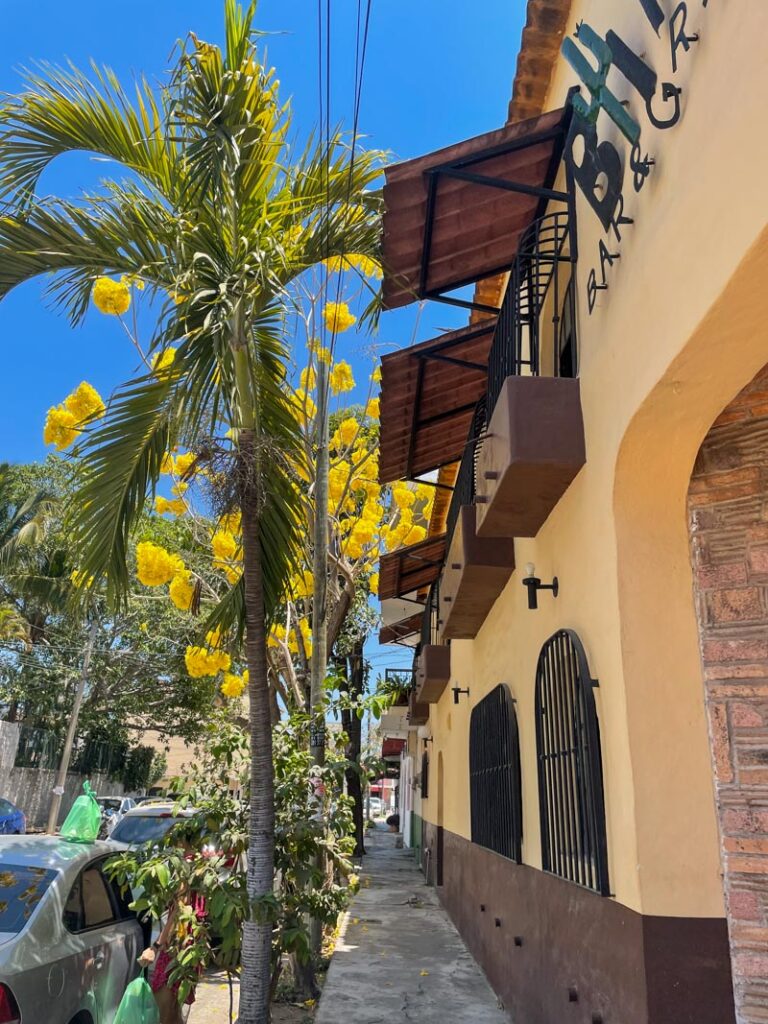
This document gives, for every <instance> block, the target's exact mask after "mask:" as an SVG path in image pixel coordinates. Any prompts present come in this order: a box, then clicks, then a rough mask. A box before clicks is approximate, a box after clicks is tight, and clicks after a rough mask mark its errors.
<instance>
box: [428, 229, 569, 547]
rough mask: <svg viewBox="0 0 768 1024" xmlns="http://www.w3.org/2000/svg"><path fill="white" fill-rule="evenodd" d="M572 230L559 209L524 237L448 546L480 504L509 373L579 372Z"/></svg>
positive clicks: (452, 511) (452, 509) (458, 487)
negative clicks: (467, 511)
mask: <svg viewBox="0 0 768 1024" xmlns="http://www.w3.org/2000/svg"><path fill="white" fill-rule="evenodd" d="M570 232H571V219H570V215H569V213H568V212H567V211H560V212H557V213H551V214H547V215H546V216H544V217H540V218H539V219H538V220H536V221H534V223H533V224H532V225H531V226H530V228H529V229H528V231H527V232H526V233H525V235H523V237H522V239H521V242H520V247H519V249H518V252H517V256H516V258H515V262H514V264H513V266H512V268H511V270H510V275H509V281H508V284H507V290H506V293H505V295H504V301H503V302H502V305H501V311H500V312H499V319H498V322H497V324H496V329H495V331H494V336H493V342H492V344H491V350H490V354H489V358H488V390H487V393H486V395H485V397H484V398H483V399H481V401H480V402H478V405H477V408H476V410H475V414H474V416H473V419H472V424H471V427H470V430H469V435H468V437H467V443H466V446H465V449H464V455H463V458H462V460H461V464H460V466H459V471H458V475H457V477H456V483H455V485H454V491H453V495H452V498H451V503H450V505H449V508H448V515H447V518H446V534H447V544H448V547H450V544H451V539H452V537H453V532H454V529H455V527H456V520H457V519H458V515H459V510H460V509H461V507H462V505H471V504H473V503H474V501H475V495H476V486H477V484H476V480H477V478H476V466H477V458H478V454H479V452H480V448H481V447H482V443H483V440H484V438H485V435H486V431H487V426H488V421H489V420H490V418H491V415H492V413H493V410H494V408H495V406H496V401H497V399H498V397H499V393H500V391H501V387H502V385H503V383H504V381H505V380H506V378H507V377H510V376H536V377H538V376H552V377H575V376H576V374H577V369H578V362H577V348H576V309H575V295H574V286H573V282H574V275H573V265H574V262H575V254H573V252H572V249H571V240H570Z"/></svg>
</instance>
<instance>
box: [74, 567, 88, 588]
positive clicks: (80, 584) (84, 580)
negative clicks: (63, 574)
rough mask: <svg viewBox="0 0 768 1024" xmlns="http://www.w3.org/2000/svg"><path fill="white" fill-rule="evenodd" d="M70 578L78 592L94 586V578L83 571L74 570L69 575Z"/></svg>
mask: <svg viewBox="0 0 768 1024" xmlns="http://www.w3.org/2000/svg"><path fill="white" fill-rule="evenodd" d="M69 578H70V580H71V581H72V583H73V584H74V585H75V587H77V589H78V590H81V589H87V588H88V587H92V586H93V576H89V575H88V573H86V572H83V571H82V569H73V570H72V572H71V573H70V574H69Z"/></svg>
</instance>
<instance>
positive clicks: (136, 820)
mask: <svg viewBox="0 0 768 1024" xmlns="http://www.w3.org/2000/svg"><path fill="white" fill-rule="evenodd" d="M185 820H186V819H184V818H175V817H174V816H173V815H172V814H126V816H125V817H124V818H123V819H122V820H121V821H120V822H119V824H118V825H117V827H116V828H115V830H114V832H113V833H112V836H111V838H112V839H115V840H116V841H117V842H118V843H150V842H152V841H153V840H156V839H162V838H163V836H164V835H165V834H166V832H169V831H170V830H171V829H172V828H173V826H174V825H178V823H179V822H180V821H185Z"/></svg>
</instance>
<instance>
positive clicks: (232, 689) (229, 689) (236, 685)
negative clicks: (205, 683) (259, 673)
mask: <svg viewBox="0 0 768 1024" xmlns="http://www.w3.org/2000/svg"><path fill="white" fill-rule="evenodd" d="M247 685H248V669H246V670H245V672H243V674H242V675H241V676H238V675H235V674H234V673H233V672H225V673H224V679H223V681H222V684H221V692H222V693H223V694H224V696H225V697H241V696H242V694H243V691H244V690H245V688H246V686H247Z"/></svg>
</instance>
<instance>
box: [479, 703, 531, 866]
mask: <svg viewBox="0 0 768 1024" xmlns="http://www.w3.org/2000/svg"><path fill="white" fill-rule="evenodd" d="M469 786H470V797H471V808H472V811H471V813H472V842H473V843H477V844H478V845H479V846H484V847H486V849H488V850H494V851H495V852H496V853H500V854H501V855H502V856H503V857H509V858H510V859H511V860H515V861H517V863H518V864H519V863H521V861H522V859H523V799H522V788H521V782H520V736H519V733H518V729H517V712H516V711H515V702H514V701H513V699H512V697H511V696H510V693H509V689H508V688H507V687H506V686H504V685H503V684H502V685H501V686H497V687H496V688H495V689H494V690H492V691H491V692H490V693H489V694H488V696H487V697H485V698H484V699H483V700H481V701H480V703H479V704H477V705H476V706H475V707H474V708H473V709H472V717H471V719H470V724H469Z"/></svg>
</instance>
